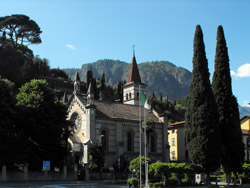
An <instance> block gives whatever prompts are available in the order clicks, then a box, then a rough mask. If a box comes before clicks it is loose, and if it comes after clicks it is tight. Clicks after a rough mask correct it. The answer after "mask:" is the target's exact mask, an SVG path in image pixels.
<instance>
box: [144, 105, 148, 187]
mask: <svg viewBox="0 0 250 188" xmlns="http://www.w3.org/2000/svg"><path fill="white" fill-rule="evenodd" d="M146 102H147V100H146ZM143 111H144V145H145V154H144V156H145V186H146V187H147V183H148V177H147V175H148V174H147V172H148V169H147V125H146V115H145V108H143Z"/></svg>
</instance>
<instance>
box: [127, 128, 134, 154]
mask: <svg viewBox="0 0 250 188" xmlns="http://www.w3.org/2000/svg"><path fill="white" fill-rule="evenodd" d="M133 143H134V142H133V134H132V132H128V134H127V150H128V151H133Z"/></svg>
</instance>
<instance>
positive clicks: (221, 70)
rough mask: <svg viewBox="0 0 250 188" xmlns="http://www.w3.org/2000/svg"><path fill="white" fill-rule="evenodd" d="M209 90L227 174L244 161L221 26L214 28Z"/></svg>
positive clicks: (222, 159) (237, 113)
mask: <svg viewBox="0 0 250 188" xmlns="http://www.w3.org/2000/svg"><path fill="white" fill-rule="evenodd" d="M212 89H213V93H214V96H215V101H216V104H217V107H218V114H219V127H220V130H221V145H222V149H221V151H222V153H221V164H222V166H223V168H224V170H225V172H226V175H227V182H228V181H229V179H230V175H231V172H236V171H238V170H239V169H240V167H241V163H242V162H243V160H244V147H243V144H242V132H241V127H240V119H239V110H238V104H237V100H236V98H235V97H234V96H233V93H232V88H231V76H230V68H229V57H228V51H227V45H226V40H225V36H224V31H223V27H222V26H219V27H218V30H217V44H216V55H215V64H214V74H213V81H212Z"/></svg>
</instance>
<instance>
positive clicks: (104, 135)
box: [101, 130, 108, 151]
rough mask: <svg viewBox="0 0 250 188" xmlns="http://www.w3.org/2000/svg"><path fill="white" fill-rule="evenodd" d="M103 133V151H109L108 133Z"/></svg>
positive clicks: (103, 131)
mask: <svg viewBox="0 0 250 188" xmlns="http://www.w3.org/2000/svg"><path fill="white" fill-rule="evenodd" d="M101 133H102V134H101V144H102V147H103V150H104V151H107V150H108V135H107V132H106V131H105V130H102V132H101Z"/></svg>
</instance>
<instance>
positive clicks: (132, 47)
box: [132, 44, 135, 56]
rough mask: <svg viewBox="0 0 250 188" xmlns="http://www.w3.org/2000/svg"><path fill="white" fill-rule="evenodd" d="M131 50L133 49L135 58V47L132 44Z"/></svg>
mask: <svg viewBox="0 0 250 188" xmlns="http://www.w3.org/2000/svg"><path fill="white" fill-rule="evenodd" d="M132 48H133V56H135V45H134V44H133V46H132Z"/></svg>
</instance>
